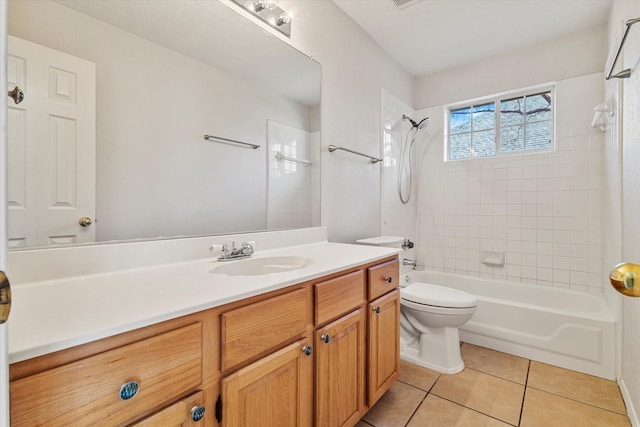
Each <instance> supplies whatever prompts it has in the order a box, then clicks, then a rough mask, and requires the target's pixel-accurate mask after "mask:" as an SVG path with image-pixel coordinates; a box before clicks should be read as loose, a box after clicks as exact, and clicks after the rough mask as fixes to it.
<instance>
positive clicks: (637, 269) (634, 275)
mask: <svg viewBox="0 0 640 427" xmlns="http://www.w3.org/2000/svg"><path fill="white" fill-rule="evenodd" d="M609 281H610V282H611V286H613V288H614V289H615V290H616V291H618V292H620V293H621V294H622V295H626V296H628V297H640V265H638V264H632V263H624V264H618V265H616V266H615V267H614V268H613V270H611V272H610V273H609ZM636 282H637V283H636Z"/></svg>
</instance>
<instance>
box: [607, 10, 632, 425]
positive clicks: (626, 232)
mask: <svg viewBox="0 0 640 427" xmlns="http://www.w3.org/2000/svg"><path fill="white" fill-rule="evenodd" d="M638 17H640V3H638V2H637V1H616V2H614V3H613V9H612V12H611V15H610V17H609V28H608V37H609V40H608V47H609V52H610V55H612V54H614V53H615V49H617V47H618V45H619V40H620V36H621V34H622V28H623V24H622V23H623V22H624V21H626V20H627V19H631V18H638ZM638 25H640V24H636V25H635V26H634V27H633V28H632V30H631V31H630V33H629V37H628V39H627V41H626V44H625V46H624V51H623V55H622V63H621V64H620V65H619V66H618V68H616V71H618V70H621V69H624V68H631V69H632V70H633V71H632V74H631V77H630V78H629V79H625V80H623V81H622V82H617V81H613V82H610V83H608V84H607V91H606V93H612V92H613V93H616V89H618V90H617V92H618V94H619V95H621V96H620V97H621V98H622V105H621V107H622V108H621V110H618V111H617V113H618V114H619V115H621V116H622V118H621V122H622V129H621V130H622V141H621V144H622V147H621V149H622V150H621V151H622V158H621V160H622V163H621V166H622V202H621V208H622V212H621V217H622V231H621V236H622V258H621V259H620V260H619V261H625V262H635V263H640V219H639V217H638V212H640V190H639V189H640V168H639V167H638V164H640V143H639V142H640V123H639V122H638V117H640V66H639V64H640V31H639V28H637V27H638ZM609 64H610V62H608V63H607V68H606V72H608V71H609V67H610V65H609ZM618 85H619V86H618ZM612 86H614V87H613V88H612ZM615 86H618V87H617V88H615ZM616 142H619V141H613V142H612V146H611V147H610V150H609V151H610V155H611V156H614V155H615V154H616V153H617V151H618V150H620V147H617V146H615V143H616ZM607 166H608V167H607V169H606V173H607V176H608V177H609V179H610V180H614V181H615V179H616V177H617V176H618V174H619V171H618V168H617V166H618V165H616V163H615V162H608V163H607ZM612 243H613V242H609V243H608V244H609V245H610V246H613V244H612ZM615 262H617V261H615ZM610 267H613V265H611V266H610ZM639 330H640V298H627V297H625V298H623V299H622V375H621V381H620V385H621V389H622V392H623V396H624V397H625V401H626V403H627V409H628V410H629V412H630V416H631V419H632V423H633V425H634V426H638V425H639V424H638V423H639V421H640V419H639V418H638V411H639V410H640V364H638V360H640V335H639V334H638V331H639Z"/></svg>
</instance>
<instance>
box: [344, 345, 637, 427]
mask: <svg viewBox="0 0 640 427" xmlns="http://www.w3.org/2000/svg"><path fill="white" fill-rule="evenodd" d="M461 350H462V358H463V359H464V362H465V366H466V367H465V369H464V371H462V372H460V373H458V374H454V375H446V374H442V375H441V374H439V373H437V372H435V371H432V370H430V369H426V368H422V367H420V366H416V365H413V364H411V363H408V362H404V361H403V362H401V364H400V378H399V379H398V381H396V383H395V384H394V385H393V386H392V387H391V389H390V390H389V391H388V392H387V393H386V394H385V395H384V396H383V397H382V398H381V399H380V400H379V401H378V403H376V405H375V406H374V407H373V408H371V410H370V411H369V412H368V413H367V414H366V415H365V416H364V418H363V419H362V420H361V421H360V422H359V423H358V424H357V426H356V427H370V426H374V427H396V426H397V427H402V426H409V427H476V426H477V427H508V426H522V427H550V426H553V427H574V426H575V427H605V426H606V427H618V426H624V427H630V426H631V423H630V422H629V418H628V417H627V416H626V410H625V406H624V402H623V400H622V396H621V395H620V390H619V389H618V386H617V385H616V383H615V382H613V381H608V380H605V379H602V378H598V377H593V376H591V375H586V374H581V373H578V372H574V371H570V370H567V369H562V368H557V367H555V366H550V365H546V364H544V363H539V362H534V361H530V360H528V359H523V358H522V357H517V356H512V355H509V354H505V353H500V352H498V351H494V350H489V349H487V348H483V347H478V346H474V345H471V344H467V343H464V344H462V348H461Z"/></svg>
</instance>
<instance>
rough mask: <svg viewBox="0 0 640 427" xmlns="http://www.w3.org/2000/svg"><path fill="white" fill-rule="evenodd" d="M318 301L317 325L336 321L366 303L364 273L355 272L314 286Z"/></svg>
mask: <svg viewBox="0 0 640 427" xmlns="http://www.w3.org/2000/svg"><path fill="white" fill-rule="evenodd" d="M314 290H315V301H316V310H315V312H316V325H320V324H322V323H324V322H327V321H329V320H332V319H335V318H336V317H338V316H340V315H341V314H345V313H347V312H349V311H351V310H352V309H354V308H356V307H358V306H359V305H360V304H362V303H363V302H364V296H365V294H364V293H365V290H364V271H354V272H353V273H349V274H345V275H344V276H340V277H336V278H335V279H331V280H327V281H325V282H320V283H316V284H315V286H314Z"/></svg>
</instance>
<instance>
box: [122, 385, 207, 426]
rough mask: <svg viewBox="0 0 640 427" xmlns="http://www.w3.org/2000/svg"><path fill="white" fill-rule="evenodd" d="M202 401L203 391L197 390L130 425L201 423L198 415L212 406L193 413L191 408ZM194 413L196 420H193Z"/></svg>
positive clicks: (189, 424) (187, 424) (186, 424)
mask: <svg viewBox="0 0 640 427" xmlns="http://www.w3.org/2000/svg"><path fill="white" fill-rule="evenodd" d="M203 402H204V393H202V392H201V391H199V392H197V393H194V394H192V395H191V396H189V397H185V398H184V399H182V400H180V401H178V402H176V403H174V404H173V405H171V406H169V407H168V408H165V409H163V410H161V411H160V412H156V413H155V414H153V415H152V416H150V417H149V418H145V419H144V420H142V421H140V422H138V423H135V424H133V425H132V426H131V427H191V426H198V425H203V424H204V420H202V418H200V417H202V416H204V414H205V413H208V412H209V411H210V410H211V409H212V408H205V410H204V411H203V412H200V411H198V412H196V413H195V414H192V413H191V411H192V409H193V408H198V407H200V406H201V405H203ZM194 415H195V418H196V420H197V421H195V420H194ZM207 416H208V417H211V414H207Z"/></svg>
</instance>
